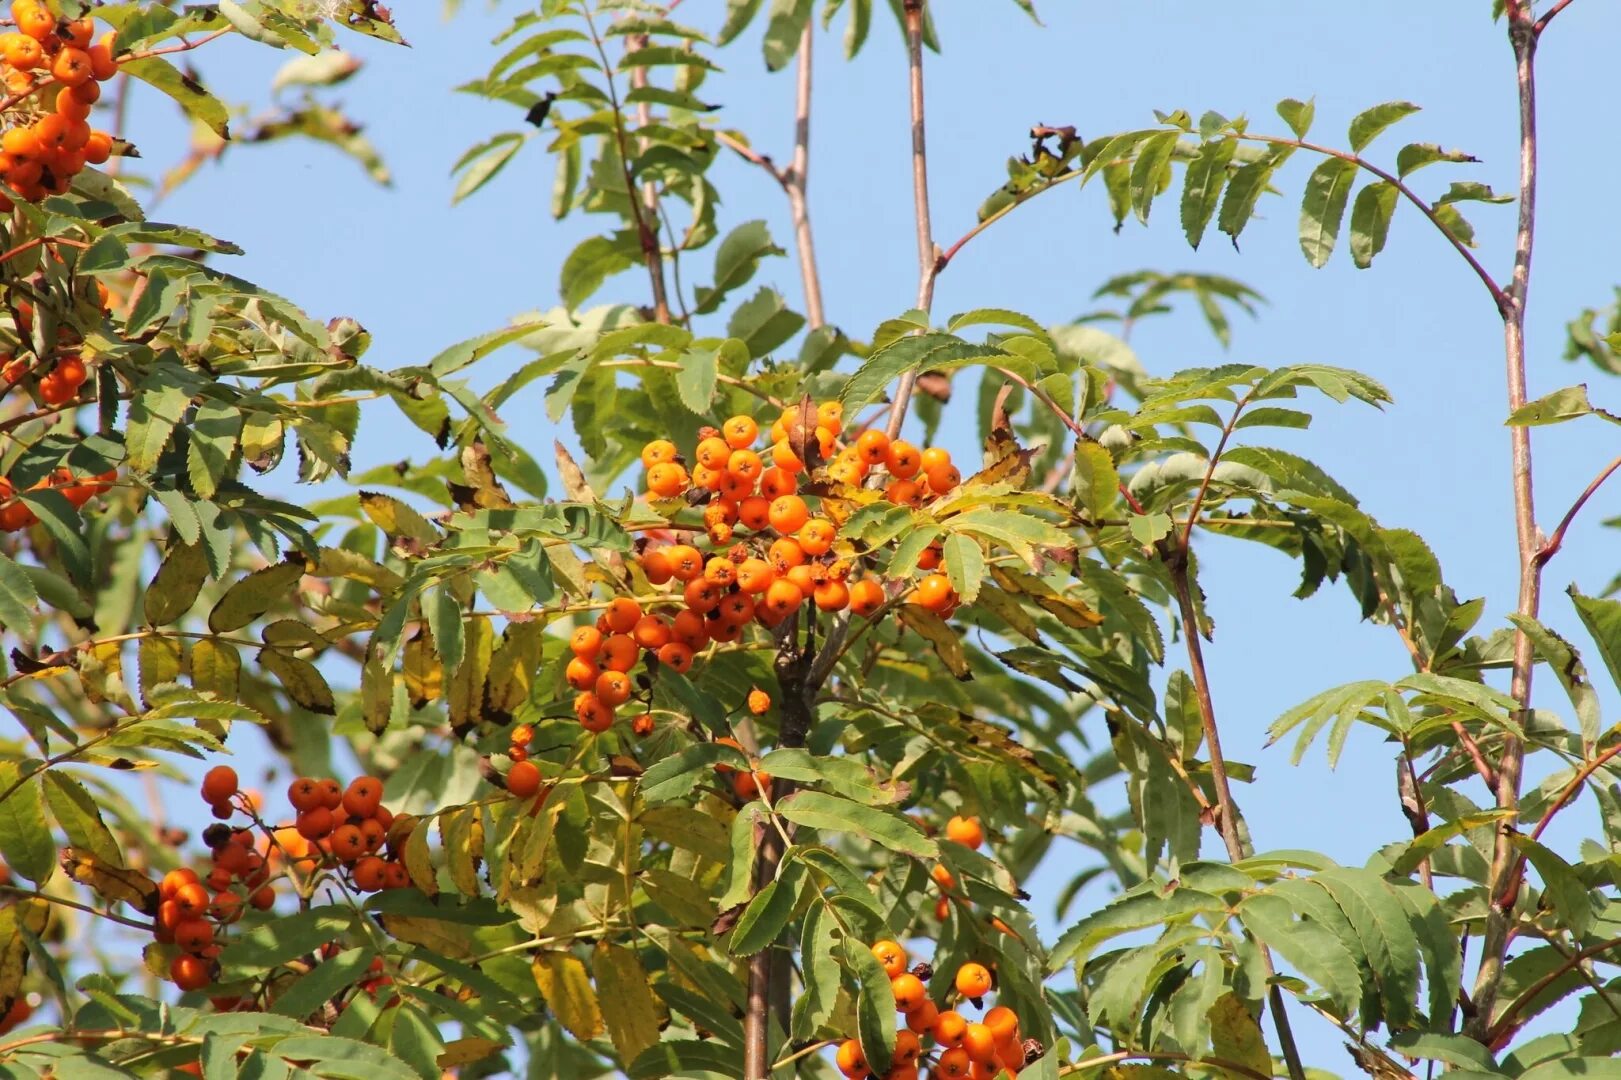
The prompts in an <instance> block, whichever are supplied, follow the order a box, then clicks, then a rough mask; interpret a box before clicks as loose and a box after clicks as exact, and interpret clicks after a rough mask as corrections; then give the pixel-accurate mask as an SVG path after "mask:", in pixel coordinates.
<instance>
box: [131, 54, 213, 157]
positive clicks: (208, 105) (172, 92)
mask: <svg viewBox="0 0 1621 1080" xmlns="http://www.w3.org/2000/svg"><path fill="white" fill-rule="evenodd" d="M118 69H119V71H121V72H123V73H124V74H126V75H132V76H134V77H135V78H137V79H140V80H141V81H142V82H144V83H146V84H147V85H149V86H153V87H156V88H157V89H158V90H160V91H162V92H163V93H165V94H167V95H168V96H169V97H171V98H173V99H174V100H175V101H176V102H178V103H179V105H180V107H181V108H182V109H183V110H185V113H186V115H187V116H189V117H191V118H192V119H193V120H197V121H199V122H201V123H202V124H203V125H204V126H206V127H207V128H208V129H209V130H210V131H212V132H213V133H214V134H215V135H218V136H219V137H220V138H222V139H229V138H230V137H231V131H230V119H231V116H230V112H229V111H228V110H227V109H226V108H225V105H224V103H222V102H221V101H220V100H219V99H218V98H216V97H215V96H214V95H212V94H210V93H209V92H208V91H207V90H204V89H203V87H202V85H201V84H200V83H198V82H197V80H196V79H195V78H193V77H192V76H190V75H188V74H185V73H184V72H182V71H181V70H180V69H179V68H177V67H175V66H174V65H173V64H171V63H169V61H168V60H166V59H164V58H163V57H161V56H149V57H147V58H146V59H143V60H122V61H120V62H119V65H118Z"/></svg>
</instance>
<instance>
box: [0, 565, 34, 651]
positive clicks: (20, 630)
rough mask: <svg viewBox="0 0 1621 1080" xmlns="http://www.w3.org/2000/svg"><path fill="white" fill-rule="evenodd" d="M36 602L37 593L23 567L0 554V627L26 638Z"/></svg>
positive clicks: (31, 623)
mask: <svg viewBox="0 0 1621 1080" xmlns="http://www.w3.org/2000/svg"><path fill="white" fill-rule="evenodd" d="M38 602H39V594H38V592H37V591H36V590H35V588H34V583H33V581H32V580H31V579H30V578H29V576H28V575H27V574H26V573H24V572H23V568H22V567H20V566H18V565H17V564H16V563H14V562H12V561H11V559H10V558H9V557H8V556H6V555H4V554H0V627H4V628H6V629H7V630H10V631H11V632H12V633H14V634H16V635H18V636H19V637H23V638H26V637H27V636H28V628H29V627H30V626H32V625H33V621H34V613H33V608H34V605H35V604H37V603H38Z"/></svg>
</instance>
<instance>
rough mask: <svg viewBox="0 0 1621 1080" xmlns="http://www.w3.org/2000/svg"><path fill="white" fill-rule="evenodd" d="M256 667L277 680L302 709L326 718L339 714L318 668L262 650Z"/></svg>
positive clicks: (289, 656) (276, 651) (276, 652)
mask: <svg viewBox="0 0 1621 1080" xmlns="http://www.w3.org/2000/svg"><path fill="white" fill-rule="evenodd" d="M257 663H258V664H259V666H260V667H262V668H264V669H265V670H266V671H268V672H270V674H272V675H274V676H275V677H276V681H277V682H278V683H280V684H281V688H282V689H283V690H285V691H286V692H287V696H288V697H289V698H291V699H292V700H293V703H294V704H296V705H298V706H299V707H300V708H304V709H308V710H309V711H310V712H313V713H321V714H322V715H324V716H334V715H336V714H337V711H338V709H337V703H336V702H335V701H334V700H333V697H332V688H331V687H330V686H328V685H327V681H326V678H325V677H324V676H323V675H322V674H321V672H320V670H319V669H317V668H316V666H315V665H314V664H312V663H310V662H309V661H308V660H304V659H301V658H299V657H296V656H292V655H290V654H288V653H284V652H282V651H281V650H280V649H260V650H259V653H258V656H257Z"/></svg>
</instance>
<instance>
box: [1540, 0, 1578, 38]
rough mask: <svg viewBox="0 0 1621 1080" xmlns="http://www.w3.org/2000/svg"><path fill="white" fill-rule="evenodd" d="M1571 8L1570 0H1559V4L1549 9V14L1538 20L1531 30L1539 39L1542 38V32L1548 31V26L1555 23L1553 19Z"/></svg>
mask: <svg viewBox="0 0 1621 1080" xmlns="http://www.w3.org/2000/svg"><path fill="white" fill-rule="evenodd" d="M1569 6H1570V0H1559V2H1558V3H1557V4H1555V5H1554V6H1553V7H1551V8H1549V9H1548V11H1547V13H1546V14H1544V15H1543V16H1542V18H1540V19H1538V20H1537V22H1536V25H1535V26H1533V27H1532V28H1531V31H1532V33H1534V34H1536V35H1537V36H1538V37H1541V36H1542V32H1543V31H1544V30H1546V29H1548V24H1549V23H1551V22H1553V17H1554V16H1555V15H1557V14H1559V13H1560V12H1561V11H1564V10H1565V9H1566V8H1568V7H1569Z"/></svg>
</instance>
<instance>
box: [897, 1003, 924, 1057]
mask: <svg viewBox="0 0 1621 1080" xmlns="http://www.w3.org/2000/svg"><path fill="white" fill-rule="evenodd" d="M924 1000H925V1001H928V999H927V998H925V999H924ZM920 1008H921V1007H920ZM913 1011H914V1012H916V1011H919V1010H917V1009H914V1010H913ZM922 1054H923V1041H922V1040H921V1039H919V1038H918V1037H917V1033H916V1032H915V1031H911V1030H910V1029H906V1028H903V1029H901V1030H900V1031H897V1032H895V1064H896V1066H897V1067H899V1068H903V1069H904V1068H906V1067H908V1066H910V1065H915V1064H917V1059H918V1058H919V1057H920V1056H921V1055H922Z"/></svg>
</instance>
